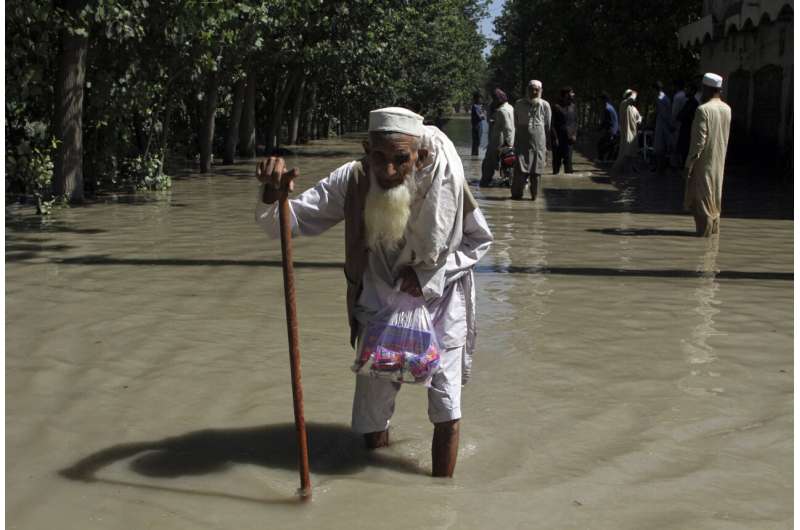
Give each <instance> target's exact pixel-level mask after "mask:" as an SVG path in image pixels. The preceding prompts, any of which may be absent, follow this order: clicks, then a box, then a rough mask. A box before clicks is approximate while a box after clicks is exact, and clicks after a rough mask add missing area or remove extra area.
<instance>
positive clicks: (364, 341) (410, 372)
mask: <svg viewBox="0 0 800 530" xmlns="http://www.w3.org/2000/svg"><path fill="white" fill-rule="evenodd" d="M439 364H440V359H439V343H438V341H437V340H436V334H435V333H434V331H433V320H432V319H431V315H430V313H429V312H428V308H427V307H425V301H424V299H423V298H418V297H413V296H410V295H407V294H405V293H396V294H395V295H394V296H393V297H392V300H390V304H389V308H388V309H387V312H386V314H385V315H381V316H379V317H378V318H376V319H375V320H373V321H371V322H370V323H369V324H368V325H367V327H366V330H365V331H364V332H363V334H362V336H361V340H360V341H359V348H358V356H357V357H356V362H355V363H354V364H353V371H354V372H356V373H358V374H363V375H369V376H372V377H380V378H383V379H388V380H390V381H394V382H397V383H418V384H419V383H421V384H424V385H426V386H430V382H431V378H432V377H433V375H434V374H435V373H436V372H437V371H438V370H439Z"/></svg>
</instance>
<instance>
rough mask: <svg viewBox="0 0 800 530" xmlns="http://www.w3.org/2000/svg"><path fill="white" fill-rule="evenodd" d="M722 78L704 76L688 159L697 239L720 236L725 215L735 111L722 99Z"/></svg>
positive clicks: (688, 198)
mask: <svg viewBox="0 0 800 530" xmlns="http://www.w3.org/2000/svg"><path fill="white" fill-rule="evenodd" d="M721 90H722V78H721V77H720V76H718V75H717V74H712V73H708V74H706V75H705V76H703V104H702V105H700V106H699V107H697V111H696V112H695V115H694V121H693V122H692V137H691V141H690V147H689V156H688V157H687V158H686V170H685V175H686V194H685V196H684V200H683V204H684V207H685V208H686V209H687V210H689V211H690V212H691V213H692V215H694V222H695V226H696V227H697V235H698V236H700V237H709V236H710V235H711V234H716V233H719V216H720V212H721V211H722V178H723V174H724V172H725V154H726V153H727V151H728V135H729V133H730V129H731V108H730V107H729V106H728V105H727V104H725V103H724V102H723V101H722V100H721V99H720V91H721Z"/></svg>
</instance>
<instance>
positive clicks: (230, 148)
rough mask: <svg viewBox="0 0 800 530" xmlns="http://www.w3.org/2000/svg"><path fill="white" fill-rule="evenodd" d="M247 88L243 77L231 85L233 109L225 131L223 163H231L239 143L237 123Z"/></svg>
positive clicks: (238, 122)
mask: <svg viewBox="0 0 800 530" xmlns="http://www.w3.org/2000/svg"><path fill="white" fill-rule="evenodd" d="M246 88H247V82H246V80H245V78H241V79H239V80H238V81H236V84H235V85H234V87H233V109H231V118H230V120H229V122H228V130H227V132H226V133H225V155H224V156H223V160H222V163H223V164H233V159H234V157H235V156H236V144H238V143H239V125H240V123H241V121H242V106H243V105H244V95H245V91H246Z"/></svg>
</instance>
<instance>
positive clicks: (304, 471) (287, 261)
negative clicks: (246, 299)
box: [278, 185, 311, 500]
mask: <svg viewBox="0 0 800 530" xmlns="http://www.w3.org/2000/svg"><path fill="white" fill-rule="evenodd" d="M280 197H281V198H280V201H279V204H278V209H279V217H280V225H281V253H282V258H283V294H284V298H285V300H286V325H287V328H288V331H289V360H290V366H291V370H292V400H293V401H294V425H295V428H296V430H297V451H298V456H299V460H300V490H299V491H298V493H300V497H301V498H302V499H304V500H306V499H309V498H310V497H311V480H310V479H309V477H308V437H307V436H306V420H305V417H304V416H303V386H302V384H301V382H300V341H299V338H298V329H297V307H296V304H295V296H294V264H293V263H292V221H291V218H290V216H289V189H288V185H287V186H284V187H282V189H281V196H280Z"/></svg>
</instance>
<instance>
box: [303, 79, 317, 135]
mask: <svg viewBox="0 0 800 530" xmlns="http://www.w3.org/2000/svg"><path fill="white" fill-rule="evenodd" d="M316 104H317V84H316V83H312V84H311V94H310V96H309V98H308V106H307V107H306V109H305V110H304V111H303V128H302V134H301V140H300V143H307V142H308V141H309V140H310V139H312V138H313V137H314V131H313V127H314V107H315V106H316Z"/></svg>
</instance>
